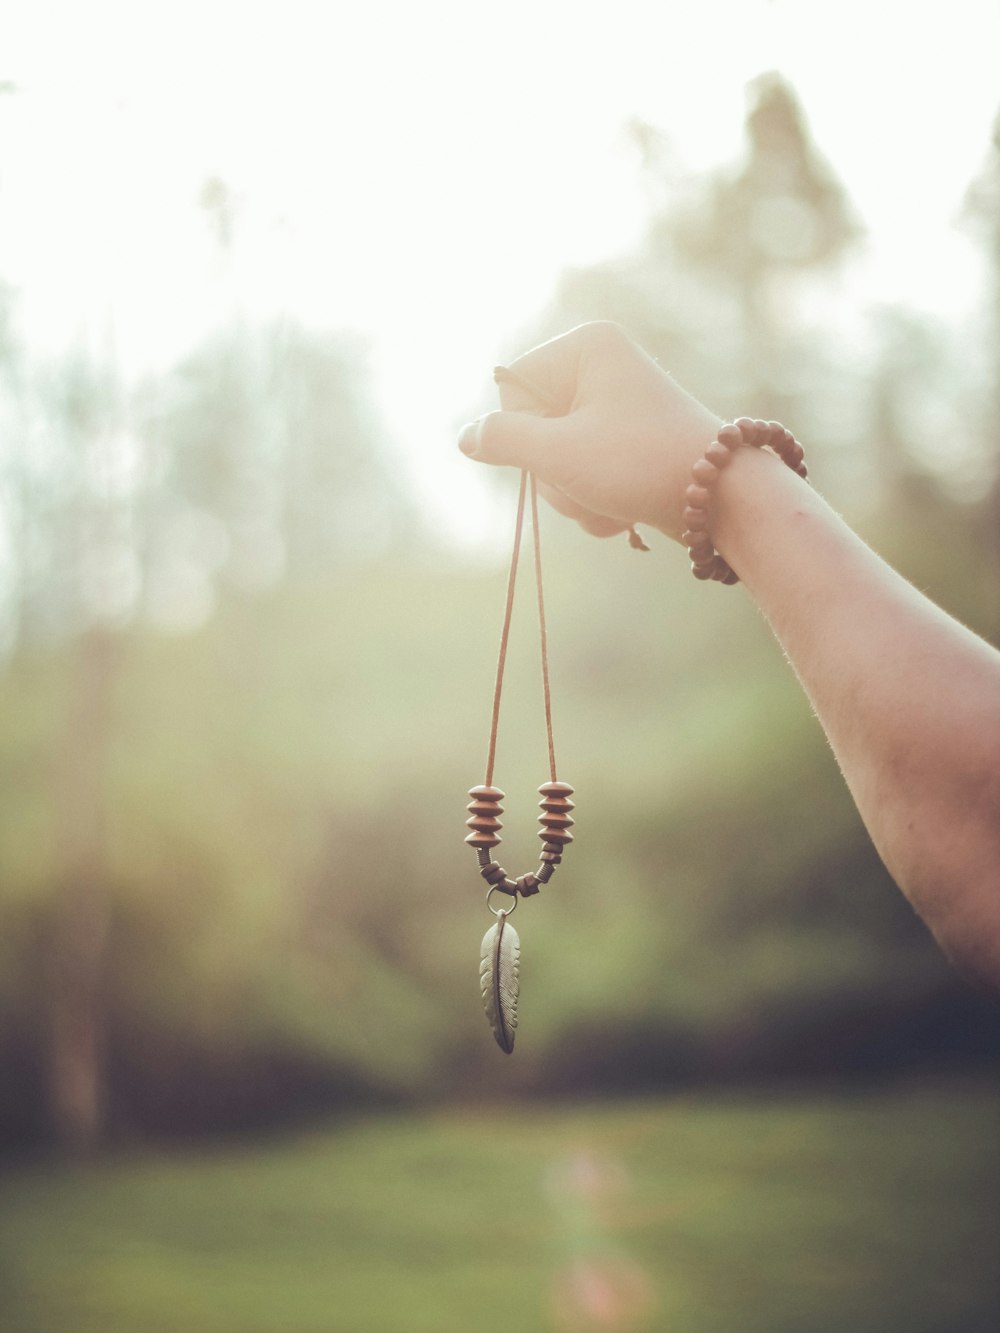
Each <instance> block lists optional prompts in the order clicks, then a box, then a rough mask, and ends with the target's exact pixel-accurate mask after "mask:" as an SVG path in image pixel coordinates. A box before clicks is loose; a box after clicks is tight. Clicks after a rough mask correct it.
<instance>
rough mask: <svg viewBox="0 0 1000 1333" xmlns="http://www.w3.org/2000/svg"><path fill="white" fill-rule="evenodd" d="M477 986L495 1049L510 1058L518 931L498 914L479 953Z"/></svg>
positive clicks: (514, 1017)
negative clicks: (495, 1042)
mask: <svg viewBox="0 0 1000 1333" xmlns="http://www.w3.org/2000/svg"><path fill="white" fill-rule="evenodd" d="M480 958H481V960H482V961H481V962H480V964H479V985H480V989H481V990H482V993H483V1005H484V1007H485V1009H486V1017H487V1018H488V1019H489V1020H490V1027H491V1028H492V1029H493V1035H494V1037H496V1039H497V1045H498V1046H499V1047H500V1049H501V1050H502V1051H506V1052H507V1054H508V1055H510V1053H511V1051H513V1049H514V1029H515V1028H516V1027H517V992H518V981H517V973H518V965H519V963H520V958H521V941H520V940H519V939H518V937H517V931H516V930H515V929H514V927H513V926H512V925H511V924H510V922H509V921H508V920H507V913H505V912H501V913H500V914H499V916H498V917H497V922H496V925H495V926H491V927H490V929H489V930H488V931H487V932H486V934H485V935H484V936H483V945H482V949H481V950H480Z"/></svg>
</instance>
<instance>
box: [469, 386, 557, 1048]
mask: <svg viewBox="0 0 1000 1333" xmlns="http://www.w3.org/2000/svg"><path fill="white" fill-rule="evenodd" d="M494 378H495V379H496V381H497V382H498V383H502V382H508V383H513V384H517V385H519V386H520V387H522V388H524V389H526V390H528V391H529V392H530V393H532V394H533V395H534V396H535V397H536V398H537V399H538V400H540V401H541V402H542V403H543V404H544V406H545V408H546V410H547V412H549V411H551V410H552V405H551V403H549V402H548V401H547V396H546V395H543V394H541V393H540V392H539V390H538V389H537V388H536V387H535V386H534V385H530V384H528V383H526V381H524V380H523V379H522V378H521V376H519V375H517V374H516V373H515V372H514V371H512V370H509V369H507V368H506V367H505V366H498V367H497V369H496V370H495V371H494ZM529 496H530V505H531V534H532V546H533V549H534V556H535V562H534V563H535V594H536V601H537V605H538V637H539V645H540V649H541V663H542V698H543V700H544V704H545V731H546V738H547V741H548V750H549V779H550V780H549V781H548V782H543V783H542V785H541V786H540V787H539V788H538V791H539V794H540V796H541V798H542V799H541V800H540V801H539V803H538V804H539V806H540V807H541V811H542V813H541V814H540V815H539V817H538V818H539V823H540V824H541V826H542V828H541V832H540V833H539V835H538V836H539V837H540V838H541V839H542V851H541V855H540V857H539V864H538V868H537V870H535V871H533V872H530V873H528V874H525V875H520V876H519V877H518V878H517V879H511V878H510V877H509V876H508V874H507V871H506V870H504V868H503V866H502V865H500V864H499V862H497V861H495V860H494V859H493V855H492V853H493V848H494V847H496V846H497V844H498V843H499V842H500V840H501V839H500V832H499V831H500V828H501V827H502V825H501V822H500V818H499V816H500V815H501V814H502V813H503V806H502V805H501V804H500V802H501V801H502V800H503V799H504V793H503V792H502V791H501V790H500V788H499V787H495V786H494V785H493V766H494V760H495V758H496V744H497V731H498V727H499V721H500V698H501V695H502V693H503V674H504V667H505V665H506V661H507V642H508V639H509V636H510V621H511V613H512V611H513V609H514V589H515V585H516V582H517V565H518V555H519V553H520V549H521V533H522V530H523V528H524V511H525V502H526V498H527V497H529ZM572 794H573V788H572V787H571V786H570V785H569V783H567V782H560V781H559V779H558V777H557V774H556V754H555V744H554V742H553V738H552V697H551V691H550V689H549V659H548V645H547V640H546V634H545V599H544V597H543V595H542V556H541V547H540V545H539V540H538V488H537V486H536V483H535V477H534V474H533V473H530V472H527V471H522V473H521V485H520V489H519V492H518V498H517V515H516V518H515V520H514V548H513V550H512V552H511V558H510V570H509V572H508V575H507V600H506V604H505V607H504V617H503V628H502V629H501V631H500V650H499V652H498V654H497V671H496V682H495V685H494V687H493V713H492V718H491V721H490V740H489V749H488V752H487V757H486V775H485V778H484V780H483V783H482V785H481V786H478V787H472V788H470V790H469V796H470V797H471V798H472V799H471V801H470V803H469V805H468V810H469V816H470V817H469V819H467V820H466V825H467V827H468V828H469V829H471V830H472V831H471V832H470V834H469V836H468V837H467V838H466V839H465V841H466V842H467V843H468V844H469V846H470V847H472V848H473V849H474V850H475V852H476V856H477V859H478V862H479V873H480V875H482V877H483V879H484V880H486V882H487V884H488V885H489V889H488V890H487V893H486V906H487V908H488V910H489V911H490V912H492V913H493V915H494V916H495V917H496V921H495V923H494V924H493V925H492V926H491V927H490V929H489V930H488V931H487V932H486V934H485V935H484V936H483V942H482V946H481V949H480V966H479V982H480V989H481V991H482V997H483V1006H484V1008H485V1010H486V1017H487V1018H488V1020H489V1024H490V1027H491V1028H492V1029H493V1035H494V1037H495V1038H496V1040H497V1044H498V1045H499V1047H500V1049H501V1050H503V1051H506V1052H507V1054H508V1055H509V1054H510V1053H511V1052H512V1051H513V1049H514V1034H515V1031H516V1028H517V1005H518V993H519V969H520V956H521V942H520V939H519V938H518V934H517V931H516V930H515V929H514V927H513V926H512V925H511V924H510V922H509V919H508V918H509V917H510V916H511V914H512V913H513V911H514V909H515V908H516V907H517V903H518V898H519V897H521V898H528V897H531V896H532V895H533V894H536V893H538V891H539V889H540V888H541V886H542V885H543V884H547V883H548V882H549V880H550V879H551V878H552V876H553V875H554V874H555V870H556V867H557V866H558V865H559V863H560V862H561V861H562V857H563V852H564V850H565V848H566V846H567V844H569V843H571V842H572V841H573V835H572V833H570V831H569V830H570V828H571V827H572V826H573V820H572V819H571V817H570V811H571V810H572V809H573V802H572V801H571V800H570V797H571V796H572ZM497 893H502V894H506V895H508V896H509V897H510V898H511V899H512V902H511V904H510V906H507V907H499V908H495V907H494V906H493V905H492V901H493V896H494V894H497Z"/></svg>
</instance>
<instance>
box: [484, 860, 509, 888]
mask: <svg viewBox="0 0 1000 1333" xmlns="http://www.w3.org/2000/svg"><path fill="white" fill-rule="evenodd" d="M479 873H480V874H481V875H482V877H483V879H485V880H486V882H487V884H496V883H498V882H499V881H500V880H502V879H506V878H507V872H506V870H504V868H503V866H502V865H500V864H499V863H498V862H496V861H491V862H490V863H489V865H485V866H481V867H480V869H479Z"/></svg>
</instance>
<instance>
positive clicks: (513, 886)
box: [493, 876, 517, 898]
mask: <svg viewBox="0 0 1000 1333" xmlns="http://www.w3.org/2000/svg"><path fill="white" fill-rule="evenodd" d="M493 887H494V888H495V889H499V890H500V892H501V893H509V894H510V895H511V897H512V898H516V897H517V881H516V880H513V879H511V878H510V877H509V876H508V877H507V878H506V879H505V880H504V882H503V883H502V884H494V885H493Z"/></svg>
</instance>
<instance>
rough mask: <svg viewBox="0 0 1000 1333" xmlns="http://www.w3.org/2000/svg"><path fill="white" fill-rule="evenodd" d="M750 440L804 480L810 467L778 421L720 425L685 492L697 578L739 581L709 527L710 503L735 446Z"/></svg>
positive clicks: (688, 542) (687, 534)
mask: <svg viewBox="0 0 1000 1333" xmlns="http://www.w3.org/2000/svg"><path fill="white" fill-rule="evenodd" d="M744 444H749V445H752V446H754V447H755V448H757V449H763V448H768V449H770V450H771V451H772V452H773V453H775V454H777V456H778V457H779V458H780V459H781V461H782V462H783V463H784V464H785V465H786V466H787V467H790V468H791V469H792V471H793V472H795V473H797V474H798V475H799V476H800V477H802V478H803V480H805V478H806V477H808V475H809V470H808V468H807V467H806V465H805V462H804V459H805V453H804V451H803V449H802V445H801V444H799V442H798V440H796V438H795V436H794V435H793V434H792V433H791V431H787V430H785V428H784V426H781V425H779V424H778V422H777V421H752V420H751V419H750V417H740V418H739V420H738V421H733V422H730V423H729V425H726V426H721V427H720V428H719V433H718V435H716V437H715V439H714V440H713V441H712V443H711V444H710V445H709V446H708V448H707V449H706V450H705V453H704V455H703V456H702V457H701V458H699V459H698V461H697V463H695V465H694V467H693V468H692V469H691V482H690V484H689V485H688V488H687V490H686V491H685V492H684V505H685V508H684V511H683V513H682V514H681V518H682V519H683V520H684V525H685V531H684V532H683V533H682V534H681V541H682V542H683V543H684V545H685V546H686V547H687V548H688V555H689V556H690V557H691V573H692V574H693V575H694V576H695V578H696V579H714V580H715V581H716V582H717V583H727V584H733V583H739V581H740V576H739V575H738V574H737V573H736V572H735V571H734V570H733V569H732V568H731V567H730V565H729V564H728V562H727V561H726V560H725V559H724V558H723V557H722V556H721V555H719V553H718V551H717V550H716V549H715V546H714V544H713V542H712V538H711V536H710V535H709V531H708V506H709V503H710V502H711V499H712V491H713V490H714V489H715V484H716V482H717V481H718V480H719V473H720V472H721V471H722V469H723V468H724V467H726V466H728V464H729V460H730V459H731V458H732V456H733V453H734V451H735V450H737V449H739V448H740V446H741V445H744Z"/></svg>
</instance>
